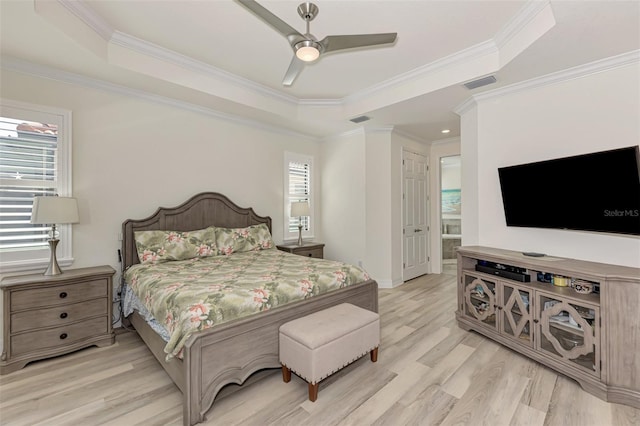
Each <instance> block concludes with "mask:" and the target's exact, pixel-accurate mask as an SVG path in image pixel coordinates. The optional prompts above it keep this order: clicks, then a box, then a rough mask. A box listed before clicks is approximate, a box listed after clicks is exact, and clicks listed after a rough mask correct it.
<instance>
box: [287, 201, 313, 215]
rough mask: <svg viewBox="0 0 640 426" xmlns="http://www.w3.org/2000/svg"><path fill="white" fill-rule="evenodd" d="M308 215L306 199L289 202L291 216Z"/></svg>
mask: <svg viewBox="0 0 640 426" xmlns="http://www.w3.org/2000/svg"><path fill="white" fill-rule="evenodd" d="M297 216H310V213H309V203H308V202H306V201H302V202H296V203H291V217H297Z"/></svg>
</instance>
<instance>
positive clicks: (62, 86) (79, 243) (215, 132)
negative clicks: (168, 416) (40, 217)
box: [1, 71, 322, 270]
mask: <svg viewBox="0 0 640 426" xmlns="http://www.w3.org/2000/svg"><path fill="white" fill-rule="evenodd" d="M1 86H2V96H3V97H4V98H7V99H13V100H18V101H23V102H30V103H35V104H40V105H49V106H55V107H58V108H65V109H69V110H71V111H72V113H73V135H72V136H73V195H74V196H75V197H76V198H77V199H78V201H79V209H80V223H79V224H77V225H74V232H73V254H74V257H75V262H74V264H73V267H74V268H77V267H83V266H93V265H101V264H109V265H111V266H113V267H114V268H115V269H116V270H119V269H120V267H119V264H118V257H117V249H118V248H120V244H121V243H120V241H119V240H118V234H119V233H120V232H121V225H122V222H123V221H124V220H126V219H129V218H134V219H141V218H144V217H147V216H149V215H151V214H152V213H154V212H155V210H156V209H157V208H158V207H159V206H163V207H172V206H176V205H178V204H180V203H182V202H184V201H185V200H186V199H188V198H189V197H191V196H192V195H195V194H196V193H199V192H202V191H215V192H220V193H223V194H225V195H227V196H228V197H229V198H230V199H231V200H233V201H234V202H236V203H237V204H239V205H240V206H243V207H253V208H254V210H255V211H256V213H258V214H260V215H264V216H271V218H272V220H273V235H274V239H275V240H276V242H280V241H282V238H283V204H284V203H283V183H284V166H283V164H284V152H285V151H292V152H298V153H302V154H308V155H313V156H315V157H316V158H319V155H320V144H319V143H318V142H315V141H311V140H309V139H305V138H304V137H300V136H295V135H292V134H287V133H276V132H272V131H268V130H265V129H262V128H257V127H252V126H249V125H243V124H239V123H233V122H229V121H227V120H223V119H220V118H217V117H214V116H211V115H205V114H201V113H196V112H192V111H188V110H185V109H181V108H177V107H174V106H169V105H165V104H160V103H154V102H150V101H147V100H143V99H140V98H136V97H129V96H125V95H120V94H115V93H110V92H106V91H102V90H98V89H93V88H88V87H82V86H77V85H71V84H66V83H61V82H57V81H54V80H49V79H43V78H38V77H31V76H27V75H23V74H18V73H14V72H11V71H3V73H2V80H1ZM319 176H320V175H319V170H318V168H317V167H316V170H315V176H314V178H315V179H314V181H316V182H317V181H318V180H319ZM315 208H316V212H314V215H316V217H317V215H318V214H319V212H320V211H321V209H322V206H321V196H320V194H318V197H317V198H316V202H315ZM321 228H322V226H321V222H320V221H318V222H316V231H315V235H316V237H317V238H319V239H321V238H322V232H321V231H322V229H321Z"/></svg>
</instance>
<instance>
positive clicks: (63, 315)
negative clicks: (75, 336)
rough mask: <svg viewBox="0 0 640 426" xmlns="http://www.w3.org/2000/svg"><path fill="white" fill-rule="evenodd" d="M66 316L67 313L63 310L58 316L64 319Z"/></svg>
mask: <svg viewBox="0 0 640 426" xmlns="http://www.w3.org/2000/svg"><path fill="white" fill-rule="evenodd" d="M67 316H68V315H67V313H66V312H63V313H61V314H60V318H62V319H65V318H66V317H67Z"/></svg>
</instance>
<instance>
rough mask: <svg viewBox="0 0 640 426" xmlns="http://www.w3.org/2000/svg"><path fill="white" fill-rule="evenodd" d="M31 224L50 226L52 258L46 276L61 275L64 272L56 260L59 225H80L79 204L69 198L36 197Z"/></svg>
mask: <svg viewBox="0 0 640 426" xmlns="http://www.w3.org/2000/svg"><path fill="white" fill-rule="evenodd" d="M31 223H37V224H50V225H51V232H50V234H49V240H48V241H49V249H50V250H51V258H50V260H49V267H48V268H47V270H46V271H45V272H44V275H60V274H61V273H62V271H61V270H60V267H59V266H58V259H57V258H56V247H57V246H58V242H59V241H60V240H58V235H57V230H56V225H57V224H64V223H78V202H77V201H76V199H75V198H69V197H35V198H34V199H33V210H32V211H31Z"/></svg>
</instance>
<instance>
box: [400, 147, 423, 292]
mask: <svg viewBox="0 0 640 426" xmlns="http://www.w3.org/2000/svg"><path fill="white" fill-rule="evenodd" d="M428 164H429V161H428V159H427V157H425V156H424V155H421V154H417V153H415V152H411V151H407V150H403V151H402V181H403V182H402V212H403V219H402V240H403V250H402V280H403V281H408V280H410V279H413V278H416V277H419V276H420V275H424V274H426V273H428V272H429V244H428V241H429V238H428V235H429V233H428V231H429V226H428V220H427V212H428V204H427V188H428V187H429V181H428V174H427V173H428V170H429V167H428Z"/></svg>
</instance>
